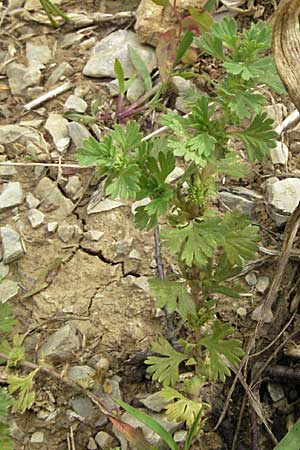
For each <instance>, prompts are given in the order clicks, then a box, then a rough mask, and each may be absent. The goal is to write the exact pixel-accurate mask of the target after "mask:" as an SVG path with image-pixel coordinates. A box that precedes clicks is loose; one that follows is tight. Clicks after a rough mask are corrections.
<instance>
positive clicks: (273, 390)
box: [268, 383, 284, 402]
mask: <svg viewBox="0 0 300 450" xmlns="http://www.w3.org/2000/svg"><path fill="white" fill-rule="evenodd" d="M268 391H269V394H270V397H271V399H272V400H273V402H278V401H279V400H281V399H282V398H284V390H283V389H282V387H281V386H280V384H277V383H268Z"/></svg>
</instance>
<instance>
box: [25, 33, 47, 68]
mask: <svg viewBox="0 0 300 450" xmlns="http://www.w3.org/2000/svg"><path fill="white" fill-rule="evenodd" d="M26 58H27V61H28V64H29V66H32V67H35V68H37V69H44V68H45V65H46V64H48V62H49V61H50V59H51V50H50V48H49V46H48V45H47V43H46V42H45V39H43V40H41V39H40V38H37V39H32V40H30V41H27V42H26Z"/></svg>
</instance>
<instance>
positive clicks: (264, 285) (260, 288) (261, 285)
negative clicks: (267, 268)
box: [256, 277, 270, 294]
mask: <svg viewBox="0 0 300 450" xmlns="http://www.w3.org/2000/svg"><path fill="white" fill-rule="evenodd" d="M269 286H270V278H269V277H258V280H257V283H256V290H257V292H259V293H260V294H264V293H265V292H266V290H267V289H268V287H269Z"/></svg>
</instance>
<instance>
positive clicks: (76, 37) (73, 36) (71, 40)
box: [61, 33, 84, 48]
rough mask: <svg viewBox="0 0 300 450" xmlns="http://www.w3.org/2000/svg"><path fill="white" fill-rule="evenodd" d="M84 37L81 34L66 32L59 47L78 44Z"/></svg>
mask: <svg viewBox="0 0 300 450" xmlns="http://www.w3.org/2000/svg"><path fill="white" fill-rule="evenodd" d="M82 39H84V36H83V34H79V33H68V34H65V35H64V37H63V40H62V43H61V48H69V47H72V45H74V44H79V43H80V42H81V41H82Z"/></svg>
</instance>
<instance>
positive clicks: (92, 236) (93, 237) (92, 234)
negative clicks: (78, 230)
mask: <svg viewBox="0 0 300 450" xmlns="http://www.w3.org/2000/svg"><path fill="white" fill-rule="evenodd" d="M103 235H104V233H103V231H97V230H89V231H87V232H86V233H84V237H85V239H87V240H88V241H95V242H97V241H99V240H100V239H101V238H102V236H103Z"/></svg>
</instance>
